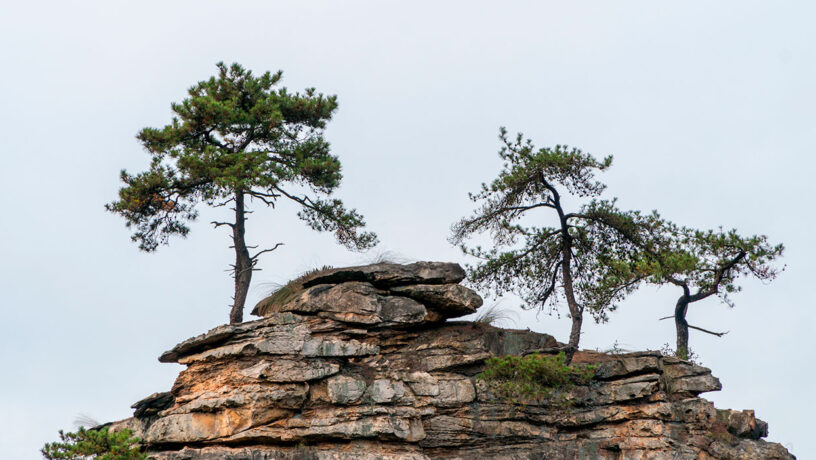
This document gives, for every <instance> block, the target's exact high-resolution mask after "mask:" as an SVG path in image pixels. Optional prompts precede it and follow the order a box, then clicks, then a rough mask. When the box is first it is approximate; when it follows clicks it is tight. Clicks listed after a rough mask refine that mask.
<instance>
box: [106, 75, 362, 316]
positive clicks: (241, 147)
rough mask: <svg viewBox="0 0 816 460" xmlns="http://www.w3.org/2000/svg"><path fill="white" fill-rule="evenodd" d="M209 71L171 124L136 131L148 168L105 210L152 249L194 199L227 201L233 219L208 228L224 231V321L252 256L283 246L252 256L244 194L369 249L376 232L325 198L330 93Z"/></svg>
mask: <svg viewBox="0 0 816 460" xmlns="http://www.w3.org/2000/svg"><path fill="white" fill-rule="evenodd" d="M217 67H218V75H217V76H214V77H211V78H210V79H208V80H206V81H201V82H199V83H198V84H196V85H195V86H193V87H192V88H190V89H189V91H188V97H187V98H186V99H184V100H183V101H182V102H181V103H174V104H172V105H171V108H172V111H173V112H174V113H175V116H174V118H173V121H172V123H171V124H169V125H167V126H164V127H163V128H158V129H157V128H145V129H143V130H142V131H141V132H140V133H139V134H138V136H137V139H138V140H139V141H140V142H141V143H142V145H143V146H144V148H145V149H146V150H147V152H148V153H149V154H150V155H151V158H152V161H151V163H150V167H149V169H148V170H147V171H144V172H141V173H138V174H136V175H131V174H128V173H127V172H126V171H122V173H121V178H122V181H123V182H124V183H125V185H124V187H122V188H121V189H120V191H119V199H118V200H116V201H114V202H112V203H110V204H108V205H106V208H107V209H108V210H109V211H111V212H114V213H117V214H120V215H122V216H123V217H124V218H125V219H126V221H127V226H128V227H132V228H134V233H133V235H132V239H133V240H134V241H135V242H138V243H139V248H140V249H142V250H144V251H147V252H151V251H154V250H156V248H157V247H158V246H159V245H160V244H167V242H168V239H169V238H170V237H171V236H173V235H178V236H182V237H183V236H186V235H187V233H188V232H189V230H190V229H189V227H188V222H190V221H194V220H195V219H196V217H197V216H198V211H197V210H196V207H197V205H199V204H200V203H202V202H203V203H204V204H207V205H209V206H216V207H218V206H231V209H232V211H233V213H234V218H233V219H231V221H228V222H213V224H214V225H215V226H216V227H220V226H226V227H229V228H230V229H231V231H232V243H233V247H234V249H235V264H234V265H233V267H232V268H233V269H232V274H233V277H234V279H235V294H234V297H233V305H232V309H231V311H230V315H229V318H230V323H239V322H241V321H242V320H243V309H244V303H245V301H246V296H247V293H248V290H249V285H250V282H251V279H252V271H253V270H254V269H255V268H254V267H255V265H256V263H257V262H258V258H259V256H261V255H262V254H264V253H267V252H271V251H273V250H275V249H276V248H278V247H279V246H280V245H281V244H282V243H278V244H276V245H274V246H273V247H269V248H266V249H262V250H258V251H256V252H255V253H254V254H253V253H250V249H255V248H256V247H251V246H248V245H247V243H246V240H245V232H246V227H245V224H246V221H247V213H248V209H247V205H248V203H247V200H254V201H257V202H259V203H261V204H262V205H266V206H269V207H273V208H274V206H275V203H276V202H277V201H278V200H279V199H288V200H291V201H293V202H295V203H296V204H297V205H298V206H299V207H300V212H299V213H298V216H299V217H300V218H301V219H302V220H304V221H305V222H306V223H307V224H308V225H309V226H310V227H311V228H313V229H315V230H317V231H331V232H334V233H335V236H336V238H337V240H338V241H339V242H340V243H341V244H343V245H344V246H346V247H348V248H350V249H358V250H362V249H366V248H370V247H372V246H374V245H375V244H376V242H377V238H376V235H374V234H373V233H369V232H364V231H361V228H362V227H363V226H364V225H365V222H364V220H363V217H362V216H361V215H360V214H359V213H357V212H356V211H355V210H353V209H351V210H347V209H346V208H345V207H344V205H343V203H342V202H341V201H340V200H338V199H336V198H332V197H331V195H332V193H333V192H334V191H335V190H336V189H337V187H338V186H339V185H340V181H341V178H342V174H341V172H340V169H341V168H340V161H339V160H338V158H337V157H336V156H334V155H332V154H331V152H330V149H329V143H328V142H327V141H326V140H325V139H324V137H323V129H324V127H325V125H326V122H327V121H328V120H330V119H331V117H332V114H333V113H334V111H335V110H336V109H337V98H336V96H324V95H323V94H319V93H316V92H315V90H314V88H310V89H307V90H305V92H304V93H303V94H301V93H290V92H289V91H287V89H286V88H284V87H280V88H278V87H277V86H278V83H279V82H280V80H281V77H282V73H281V72H277V73H274V74H273V73H270V72H266V73H264V74H263V75H261V76H259V77H256V76H254V75H253V74H252V72H251V71H249V70H246V69H244V68H243V67H241V66H240V65H238V64H232V65H231V66H226V65H224V64H223V63H218V64H217Z"/></svg>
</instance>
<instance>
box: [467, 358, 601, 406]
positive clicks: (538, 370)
mask: <svg viewBox="0 0 816 460" xmlns="http://www.w3.org/2000/svg"><path fill="white" fill-rule="evenodd" d="M485 365H486V368H485V370H484V371H483V372H482V373H481V374H479V375H478V376H477V377H476V378H477V379H479V380H483V381H484V382H485V383H486V384H487V386H488V388H489V389H490V391H491V392H492V393H493V394H495V395H496V396H498V397H500V398H502V399H504V400H506V401H508V402H511V403H514V404H515V403H518V402H527V401H530V402H542V401H544V400H547V399H550V398H552V397H553V396H554V394H555V393H556V392H558V391H566V390H569V389H570V388H572V387H573V386H574V385H586V384H588V383H589V382H590V381H591V380H592V378H593V377H594V376H595V371H596V369H597V367H596V366H594V365H567V364H566V356H565V355H564V353H563V352H561V353H559V354H557V355H554V356H551V355H541V354H539V353H533V354H531V355H527V356H513V355H508V356H497V357H493V358H489V359H487V360H486V361H485Z"/></svg>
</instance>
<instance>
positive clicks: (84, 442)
mask: <svg viewBox="0 0 816 460" xmlns="http://www.w3.org/2000/svg"><path fill="white" fill-rule="evenodd" d="M59 437H60V442H51V443H48V444H46V445H45V447H43V448H42V451H41V452H42V454H43V457H45V458H46V459H48V460H83V459H88V458H93V459H96V460H147V455H145V454H143V453H142V452H141V450H140V448H139V447H138V445H137V443H138V442H139V439H138V438H135V437H133V432H132V431H131V430H128V429H122V430H119V431H115V432H112V431H109V430H108V429H107V428H101V429H98V430H86V429H85V428H83V427H80V428H79V430H77V431H76V432H75V433H65V432H63V431H62V430H60V432H59Z"/></svg>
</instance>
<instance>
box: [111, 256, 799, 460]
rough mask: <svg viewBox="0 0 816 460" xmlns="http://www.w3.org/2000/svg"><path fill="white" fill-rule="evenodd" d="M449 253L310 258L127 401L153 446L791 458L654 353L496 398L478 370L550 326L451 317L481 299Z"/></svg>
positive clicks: (155, 452)
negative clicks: (443, 257)
mask: <svg viewBox="0 0 816 460" xmlns="http://www.w3.org/2000/svg"><path fill="white" fill-rule="evenodd" d="M463 278H464V272H463V270H462V269H461V267H459V266H458V265H456V264H447V263H436V262H418V263H415V264H408V265H398V264H388V263H381V264H373V265H368V266H362V267H350V268H342V269H333V270H324V271H322V272H319V273H316V274H313V275H311V276H309V277H306V278H303V279H301V280H298V281H297V282H296V284H295V285H294V286H291V285H290V286H289V287H288V288H289V291H287V295H286V296H278V297H274V296H273V297H271V298H269V299H265V300H264V301H262V302H261V303H259V304H258V306H257V307H256V309H255V311H254V312H255V313H256V314H260V315H263V316H264V318H263V319H260V320H257V321H252V322H247V323H242V324H237V325H225V326H219V327H217V328H215V329H213V330H211V331H209V332H207V333H205V334H202V335H200V336H198V337H194V338H191V339H188V340H185V341H184V342H182V343H180V344H178V345H177V346H176V347H174V348H173V349H171V350H169V351H167V352H165V353H164V354H162V356H161V357H160V358H159V359H160V361H162V362H177V363H181V364H184V365H186V366H187V368H186V369H185V370H184V371H182V372H181V373H180V374H179V376H178V378H177V379H176V382H175V383H174V385H173V387H172V389H171V390H170V391H169V392H164V393H156V394H153V395H151V396H149V397H147V398H145V399H143V400H141V401H139V402H137V403H136V404H134V406H133V407H134V409H135V413H134V416H133V417H132V418H129V419H126V420H122V421H119V422H115V423H113V424H112V429H114V430H116V429H122V428H130V429H132V430H133V431H134V433H135V435H136V436H138V437H140V438H141V439H142V444H143V445H144V447H145V448H146V450H147V452H148V454H149V455H150V457H151V458H154V459H159V460H182V459H185V460H188V459H189V460H192V459H235V460H237V459H254V460H273V459H274V460H294V459H310V460H329V459H356V460H373V459H415V460H420V459H472V458H479V457H481V458H486V459H487V458H490V459H507V460H510V459H514V460H516V459H518V460H521V459H530V460H532V459H793V458H794V457H793V455H791V454H790V453H788V452H787V451H786V450H785V449H784V448H783V447H782V446H781V445H779V444H775V443H769V442H765V441H763V440H761V438H762V437H765V436H767V433H768V426H767V424H766V423H764V422H763V421H761V420H759V419H757V418H755V417H754V414H753V411H742V412H738V411H733V410H719V409H715V408H714V406H713V404H712V403H711V402H709V401H706V400H705V399H702V398H700V397H699V396H698V395H699V394H701V393H704V392H707V391H716V390H720V389H721V385H720V382H719V380H718V379H717V378H715V377H713V376H712V375H711V372H710V371H709V369H707V368H704V367H700V366H696V365H693V364H690V363H687V362H684V361H680V360H678V359H676V358H671V357H664V356H661V355H660V353H657V352H641V353H628V354H617V355H615V354H604V353H597V352H589V351H582V352H578V353H576V355H575V357H574V362H575V363H591V364H594V365H596V366H597V367H596V370H595V376H594V378H593V379H592V380H591V381H590V383H588V384H586V385H578V386H574V387H571V388H569V389H567V390H564V391H562V392H560V393H559V394H558V397H557V398H549V399H548V398H545V399H543V400H530V401H524V400H523V399H524V398H520V400H513V401H508V400H507V398H500V397H497V396H495V395H493V394H491V391H489V388H488V386H487V385H486V384H485V382H484V381H482V380H480V379H477V378H476V376H477V375H478V374H479V373H480V372H481V371H482V370H483V369H484V365H485V364H484V361H485V359H487V358H490V357H493V356H503V355H510V354H512V355H524V354H529V353H533V352H540V353H553V352H555V351H556V350H557V349H558V348H559V347H560V346H562V344H559V343H558V342H557V341H556V340H555V339H554V338H553V337H552V336H549V335H547V334H539V333H535V332H531V331H522V330H507V329H500V328H497V327H493V326H490V325H487V324H480V323H472V322H450V321H447V322H446V320H447V319H449V318H455V317H459V316H463V315H466V314H469V313H472V312H475V311H476V309H477V308H478V307H479V306H481V303H482V300H481V298H480V297H479V296H478V295H477V294H476V293H475V292H473V291H471V290H470V289H468V288H466V287H464V286H462V285H460V284H459V282H460V281H462V279H463Z"/></svg>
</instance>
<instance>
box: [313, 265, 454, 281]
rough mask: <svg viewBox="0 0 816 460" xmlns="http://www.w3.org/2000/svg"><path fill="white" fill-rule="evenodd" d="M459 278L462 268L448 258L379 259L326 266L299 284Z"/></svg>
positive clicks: (450, 279) (449, 279)
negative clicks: (396, 261) (356, 264)
mask: <svg viewBox="0 0 816 460" xmlns="http://www.w3.org/2000/svg"><path fill="white" fill-rule="evenodd" d="M463 279H465V270H464V269H462V267H461V266H460V265H459V264H454V263H449V262H416V263H412V264H405V265H402V264H392V263H379V264H372V265H362V266H359V267H345V268H337V269H333V270H329V271H327V272H325V273H322V274H321V275H319V276H316V277H314V278H312V279H310V280H308V281H306V282H305V283H303V285H304V287H309V286H315V285H318V284H338V283H345V282H348V281H366V282H369V283H371V284H374V285H375V286H378V287H391V286H400V285H405V284H456V283H459V282H461V281H462V280H463Z"/></svg>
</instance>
